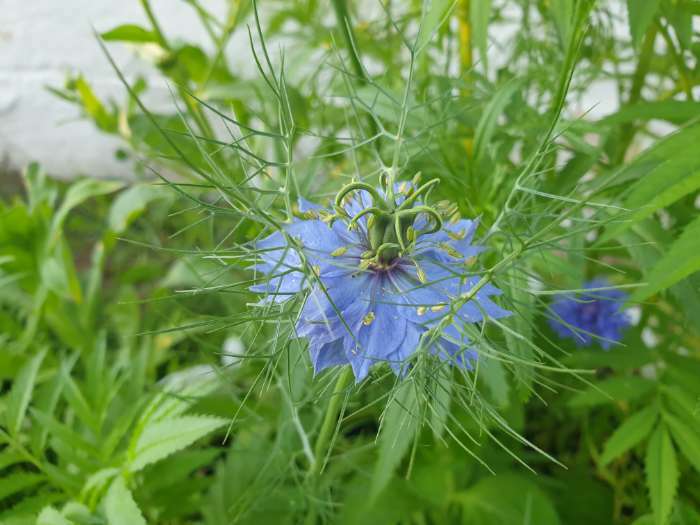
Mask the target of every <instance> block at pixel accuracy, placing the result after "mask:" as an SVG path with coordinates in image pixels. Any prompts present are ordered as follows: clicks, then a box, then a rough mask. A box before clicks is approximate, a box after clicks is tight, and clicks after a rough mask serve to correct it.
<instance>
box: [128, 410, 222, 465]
mask: <svg viewBox="0 0 700 525" xmlns="http://www.w3.org/2000/svg"><path fill="white" fill-rule="evenodd" d="M226 424H227V421H226V420H225V419H222V418H219V417H211V416H181V417H177V418H173V419H166V420H163V421H158V422H155V423H152V424H150V425H148V426H147V427H146V428H145V430H144V431H143V433H141V435H140V436H138V439H137V441H136V442H135V443H132V445H131V447H130V453H129V456H130V464H129V470H130V471H131V472H137V471H139V470H141V469H143V468H144V467H145V466H146V465H150V464H151V463H155V462H157V461H160V460H161V459H164V458H166V457H168V456H169V455H170V454H173V453H175V452H177V451H178V450H182V449H183V448H185V447H187V446H189V445H191V444H192V443H194V442H195V441H197V440H198V439H200V438H203V437H204V436H206V435H207V434H209V433H211V432H214V431H215V430H217V429H219V428H221V427H223V426H224V425H226Z"/></svg>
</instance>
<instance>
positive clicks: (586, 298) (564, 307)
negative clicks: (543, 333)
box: [549, 279, 630, 350]
mask: <svg viewBox="0 0 700 525" xmlns="http://www.w3.org/2000/svg"><path fill="white" fill-rule="evenodd" d="M608 286H610V284H609V283H608V282H607V281H606V280H605V279H595V280H592V281H589V282H587V283H586V284H585V285H584V288H585V289H587V290H589V289H595V288H605V287H608ZM626 299H627V294H626V293H624V292H622V291H620V290H613V289H608V290H593V291H590V292H583V293H581V294H578V296H573V295H570V294H565V295H562V296H560V297H559V298H558V299H557V300H556V301H554V302H553V303H552V305H551V307H552V310H553V311H554V313H555V314H556V316H557V318H555V319H550V320H549V323H550V326H551V327H552V329H553V330H554V331H555V332H556V333H557V334H558V335H559V336H560V337H563V338H568V339H573V340H574V341H575V342H576V345H577V346H580V347H583V346H591V344H592V343H593V341H594V340H596V341H597V342H598V343H599V344H600V345H601V346H602V347H603V348H604V349H605V350H608V349H609V348H610V347H611V346H612V345H613V344H615V343H617V342H619V341H620V339H622V335H623V332H624V330H625V328H627V327H628V326H629V324H630V319H629V317H628V316H627V315H626V314H625V312H624V311H622V305H623V304H624V302H625V301H626Z"/></svg>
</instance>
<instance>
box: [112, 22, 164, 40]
mask: <svg viewBox="0 0 700 525" xmlns="http://www.w3.org/2000/svg"><path fill="white" fill-rule="evenodd" d="M100 36H101V37H102V40H104V41H105V42H132V43H140V44H144V43H147V42H158V37H157V36H156V34H155V33H154V32H153V31H149V30H148V29H144V28H143V27H141V26H137V25H134V24H123V25H120V26H117V27H115V28H114V29H110V30H109V31H105V32H104V33H102V34H101V35H100Z"/></svg>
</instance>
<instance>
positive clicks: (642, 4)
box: [627, 0, 661, 48]
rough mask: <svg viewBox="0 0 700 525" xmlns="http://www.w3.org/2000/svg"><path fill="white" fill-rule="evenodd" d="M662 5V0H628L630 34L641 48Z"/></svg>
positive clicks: (635, 45) (635, 43)
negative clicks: (645, 35)
mask: <svg viewBox="0 0 700 525" xmlns="http://www.w3.org/2000/svg"><path fill="white" fill-rule="evenodd" d="M660 5H661V0H627V14H628V16H629V24H630V35H632V43H633V44H634V47H636V48H639V46H640V44H641V43H642V39H643V38H644V34H645V33H646V32H647V29H649V26H650V25H651V23H652V22H653V21H654V16H655V15H656V12H657V11H658V10H659V6H660Z"/></svg>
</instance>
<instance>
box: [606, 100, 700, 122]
mask: <svg viewBox="0 0 700 525" xmlns="http://www.w3.org/2000/svg"><path fill="white" fill-rule="evenodd" d="M698 115H700V102H694V101H689V100H661V101H653V102H639V103H638V104H631V105H628V106H623V107H622V108H620V110H619V111H617V112H616V113H613V114H612V115H608V116H607V117H605V118H603V119H602V120H601V121H600V123H601V124H603V125H606V126H617V125H619V124H625V123H627V122H633V121H635V120H652V119H658V120H666V121H668V122H672V123H673V124H684V123H685V122H688V121H689V120H691V119H694V118H695V117H697V116H698Z"/></svg>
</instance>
